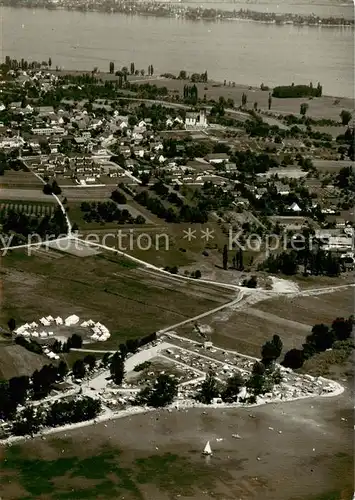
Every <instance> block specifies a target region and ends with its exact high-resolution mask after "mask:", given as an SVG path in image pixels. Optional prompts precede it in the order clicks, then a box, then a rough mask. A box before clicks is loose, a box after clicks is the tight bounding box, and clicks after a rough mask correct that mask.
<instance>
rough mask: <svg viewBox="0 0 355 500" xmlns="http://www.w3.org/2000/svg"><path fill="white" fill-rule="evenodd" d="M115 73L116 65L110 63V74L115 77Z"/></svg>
mask: <svg viewBox="0 0 355 500" xmlns="http://www.w3.org/2000/svg"><path fill="white" fill-rule="evenodd" d="M114 72H115V63H114V62H112V61H111V62H110V74H111V75H113V74H114Z"/></svg>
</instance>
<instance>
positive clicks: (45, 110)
mask: <svg viewBox="0 0 355 500" xmlns="http://www.w3.org/2000/svg"><path fill="white" fill-rule="evenodd" d="M51 114H54V108H53V106H39V108H38V115H39V116H49V115H51Z"/></svg>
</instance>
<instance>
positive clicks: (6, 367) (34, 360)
mask: <svg viewBox="0 0 355 500" xmlns="http://www.w3.org/2000/svg"><path fill="white" fill-rule="evenodd" d="M47 362H48V358H46V357H45V356H41V355H38V354H34V353H33V352H29V351H27V350H26V349H24V348H23V347H21V346H19V345H3V342H1V343H0V380H1V379H6V380H8V379H10V378H11V377H19V376H22V375H32V373H33V372H34V371H35V370H39V369H41V368H42V366H43V365H45V364H46V363H47Z"/></svg>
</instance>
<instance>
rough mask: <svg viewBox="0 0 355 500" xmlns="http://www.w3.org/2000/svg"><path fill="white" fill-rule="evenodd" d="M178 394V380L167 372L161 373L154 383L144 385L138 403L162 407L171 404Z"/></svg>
mask: <svg viewBox="0 0 355 500" xmlns="http://www.w3.org/2000/svg"><path fill="white" fill-rule="evenodd" d="M177 394H178V382H177V380H176V379H175V378H174V377H172V376H171V375H168V374H166V373H160V374H159V375H158V377H157V379H156V380H155V382H154V383H153V385H148V386H147V387H144V388H143V389H142V390H141V391H140V392H139V393H138V394H137V398H136V404H138V405H148V406H153V407H154V408H160V407H163V406H167V405H169V404H171V403H172V402H173V401H174V399H175V398H176V396H177Z"/></svg>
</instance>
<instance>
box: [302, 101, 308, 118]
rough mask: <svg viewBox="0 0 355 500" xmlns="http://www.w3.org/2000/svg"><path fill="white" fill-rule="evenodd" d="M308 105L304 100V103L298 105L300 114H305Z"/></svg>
mask: <svg viewBox="0 0 355 500" xmlns="http://www.w3.org/2000/svg"><path fill="white" fill-rule="evenodd" d="M308 107H309V106H308V104H307V103H306V102H304V103H302V104H301V105H300V114H301V115H302V116H306V113H307V110H308Z"/></svg>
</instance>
